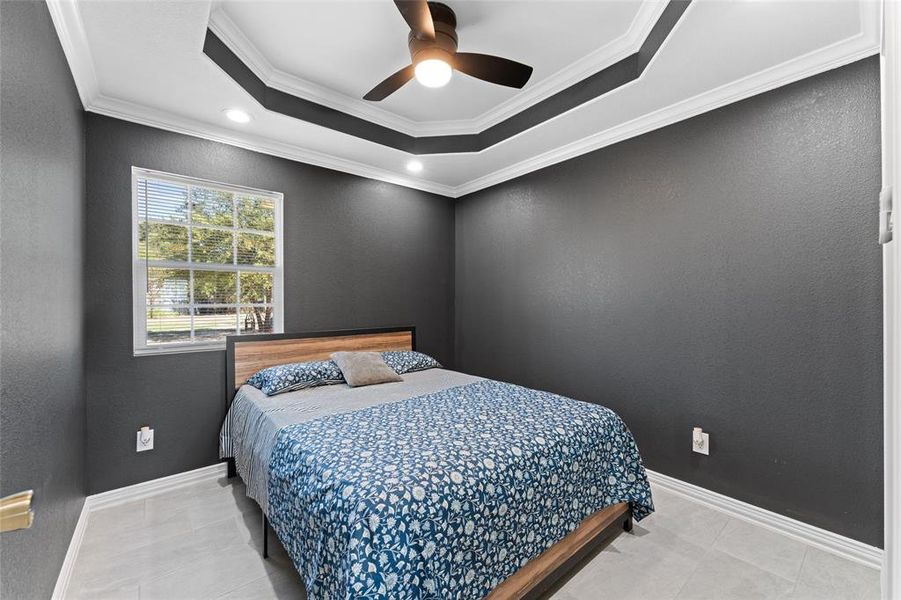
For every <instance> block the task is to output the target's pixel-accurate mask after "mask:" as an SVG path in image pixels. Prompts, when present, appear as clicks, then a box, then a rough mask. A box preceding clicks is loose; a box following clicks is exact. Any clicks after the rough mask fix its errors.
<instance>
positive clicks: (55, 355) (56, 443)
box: [0, 2, 85, 598]
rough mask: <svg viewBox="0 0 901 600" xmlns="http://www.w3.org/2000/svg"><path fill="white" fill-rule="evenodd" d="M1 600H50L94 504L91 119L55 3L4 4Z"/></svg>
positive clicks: (0, 98)
mask: <svg viewBox="0 0 901 600" xmlns="http://www.w3.org/2000/svg"><path fill="white" fill-rule="evenodd" d="M0 57H2V58H0V305H2V306H0V337H2V346H0V457H2V464H0V496H5V495H7V494H12V493H15V492H18V491H20V490H23V489H29V488H33V489H34V491H35V499H34V504H33V506H34V509H35V514H36V516H35V523H34V526H33V527H32V528H31V529H29V530H23V531H17V532H13V533H4V534H3V536H2V537H0V554H2V556H3V559H2V561H0V596H2V597H3V598H49V597H50V594H51V593H52V592H53V586H54V585H55V583H56V577H57V574H58V573H59V568H60V565H61V564H62V562H63V557H64V556H65V554H66V549H67V548H68V546H69V539H70V538H71V536H72V531H73V529H74V528H75V523H76V521H77V520H78V514H79V512H80V510H81V506H82V503H83V502H84V487H85V486H84V436H85V407H84V386H83V376H82V367H83V347H82V256H83V254H82V245H83V241H84V235H83V220H82V215H83V210H84V119H83V113H82V111H81V103H80V101H79V99H78V94H77V92H76V90H75V85H74V83H73V82H72V76H71V74H70V73H69V67H68V65H67V64H66V59H65V57H64V56H63V52H62V48H61V47H60V44H59V40H58V39H57V37H56V32H55V31H54V29H53V24H52V23H51V21H50V13H49V12H48V10H47V6H46V4H44V3H43V2H0Z"/></svg>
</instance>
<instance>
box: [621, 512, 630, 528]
mask: <svg viewBox="0 0 901 600" xmlns="http://www.w3.org/2000/svg"><path fill="white" fill-rule="evenodd" d="M623 529H625V530H626V531H632V511H631V510H630V511H629V512H627V513H626V519H625V520H624V521H623Z"/></svg>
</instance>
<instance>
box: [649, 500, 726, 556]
mask: <svg viewBox="0 0 901 600" xmlns="http://www.w3.org/2000/svg"><path fill="white" fill-rule="evenodd" d="M653 494H654V505H655V507H656V509H657V510H656V512H655V513H653V514H652V515H651V516H650V517H648V525H647V527H648V529H655V530H656V529H659V528H663V529H666V530H667V531H668V532H670V533H671V534H673V535H674V536H675V537H678V538H681V539H682V540H685V541H688V542H690V543H693V544H696V545H698V546H701V547H704V548H709V547H710V546H712V545H713V543H714V542H715V541H716V539H717V538H718V537H719V535H720V533H721V532H722V531H723V529H724V528H725V527H726V524H727V523H728V522H729V521H730V518H729V517H727V516H726V515H724V514H723V513H721V512H717V511H715V510H713V509H711V508H707V507H706V506H702V505H700V504H697V503H695V502H692V501H691V500H687V499H685V498H682V497H681V496H677V495H675V494H669V493H666V492H663V491H661V490H655V491H654V493H653Z"/></svg>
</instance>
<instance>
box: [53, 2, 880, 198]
mask: <svg viewBox="0 0 901 600" xmlns="http://www.w3.org/2000/svg"><path fill="white" fill-rule="evenodd" d="M46 1H47V5H48V7H49V9H50V13H51V16H52V18H53V23H54V26H55V28H56V31H57V35H58V36H59V38H60V42H61V44H62V47H63V51H64V52H65V55H66V59H67V61H68V63H69V68H70V69H71V71H72V74H73V77H74V79H75V83H76V86H77V88H78V92H79V95H80V97H81V100H82V104H83V106H84V108H85V110H87V111H91V112H95V113H98V114H103V115H107V116H111V117H115V118H118V119H122V120H126V121H132V122H135V123H139V124H143V125H149V126H151V127H156V128H159V129H164V130H168V131H174V132H177V133H183V134H186V135H191V136H194V137H199V138H203V139H208V140H212V141H216V142H221V143H225V144H230V145H233V146H237V147H241V148H245V149H247V150H253V151H256V152H262V153H264V154H269V155H272V156H279V157H282V158H287V159H290V160H295V161H299V162H304V163H309V164H313V165H317V166H321V167H325V168H329V169H334V170H337V171H343V172H346V173H351V174H353V175H359V176H361V177H368V178H370V179H376V180H380V181H385V182H388V183H393V184H397V185H402V186H405V187H410V188H414V189H419V190H423V191H427V192H432V193H435V194H440V195H443V196H449V197H452V198H458V197H461V196H464V195H466V194H470V193H473V192H475V191H478V190H481V189H484V188H487V187H490V186H493V185H497V184H498V183H502V182H504V181H507V180H510V179H513V178H515V177H519V176H522V175H525V174H527V173H530V172H532V171H535V170H538V169H542V168H544V167H547V166H550V165H553V164H556V163H559V162H562V161H565V160H568V159H570V158H574V157H576V156H579V155H581V154H585V153H587V152H591V151H593V150H597V149H600V148H603V147H605V146H609V145H611V144H615V143H617V142H620V141H623V140H626V139H629V138H632V137H636V136H638V135H642V134H644V133H648V132H650V131H653V130H654V129H658V128H661V127H665V126H667V125H671V124H673V123H676V122H678V121H681V120H684V119H688V118H690V117H693V116H696V115H698V114H701V113H704V112H707V111H710V110H714V109H716V108H719V107H721V106H725V105H727V104H730V103H732V102H737V101H739V100H742V99H745V98H748V97H750V96H753V95H756V94H759V93H762V92H766V91H769V90H772V89H775V88H777V87H780V86H782V85H786V84H788V83H792V82H794V81H798V80H800V79H803V78H805V77H810V76H813V75H817V74H819V73H822V72H825V71H828V70H830V69H834V68H837V67H840V66H842V65H845V64H848V63H851V62H854V61H856V60H860V59H862V58H865V57H867V56H872V55H874V54H877V53H878V52H879V50H880V47H881V35H882V32H881V12H882V4H881V3H880V2H862V3H861V9H860V10H861V12H860V17H861V24H862V32H861V33H859V34H857V35H855V36H852V37H850V38H847V39H845V40H842V41H839V42H837V43H835V44H832V45H830V46H827V47H825V48H822V49H819V50H817V51H815V52H811V53H809V54H806V55H804V56H801V57H798V58H795V59H792V60H789V61H785V62H783V63H781V64H779V65H775V66H773V67H770V68H768V69H764V70H762V71H759V72H757V73H754V74H751V75H749V76H747V77H744V78H741V79H738V80H736V81H733V82H731V83H729V84H726V85H723V86H720V87H719V88H715V89H713V90H711V91H709V92H705V93H703V94H699V95H697V96H694V97H693V98H690V99H688V100H684V101H681V102H678V103H676V104H673V105H670V106H668V107H665V108H663V109H660V110H657V111H654V112H652V113H649V114H647V115H645V116H643V117H640V118H638V119H634V120H632V121H629V122H627V123H623V124H622V125H618V126H616V127H613V128H610V129H607V130H605V131H602V132H599V133H597V134H594V135H591V136H588V137H585V138H582V139H581V140H578V141H576V142H572V143H569V144H566V145H564V146H561V147H559V148H557V149H555V150H552V151H550V152H545V153H544V154H541V155H539V156H535V157H533V158H530V159H527V160H524V161H521V162H519V163H516V164H513V165H510V166H508V167H505V168H502V169H498V170H497V171H494V172H493V173H490V174H488V175H485V176H483V177H479V178H477V179H474V180H471V181H469V182H466V183H464V184H461V185H458V186H449V185H445V184H440V183H436V182H431V181H427V180H424V179H417V178H412V177H405V176H403V175H399V174H398V173H396V172H393V171H390V170H386V169H380V168H376V167H371V166H369V165H366V164H363V163H359V162H356V161H350V160H347V159H343V158H339V157H337V156H333V155H330V154H325V153H321V152H316V151H312V150H308V149H304V148H301V147H299V146H296V145H293V144H286V143H282V142H276V141H273V140H270V139H266V138H262V137H259V136H253V135H250V134H246V133H237V132H234V131H232V130H229V129H226V128H224V127H220V126H214V125H210V124H209V123H206V122H203V121H200V120H195V119H187V118H181V117H176V116H174V115H172V114H171V113H168V112H163V111H158V110H153V109H148V108H147V107H144V106H141V105H137V104H134V103H131V102H125V101H122V100H118V99H115V98H110V97H106V96H104V95H102V93H101V91H100V89H99V86H98V82H97V76H96V73H95V71H94V66H93V60H92V58H91V53H90V47H89V45H88V42H87V37H86V34H85V31H84V27H83V26H82V24H81V18H80V16H79V14H78V10H77V7H76V5H75V2H73V1H72V0H46ZM636 81H638V80H636ZM630 85H631V84H630ZM576 110H577V109H576ZM511 139H512V138H511ZM501 143H502V144H503V143H506V142H501Z"/></svg>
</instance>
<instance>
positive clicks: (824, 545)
mask: <svg viewBox="0 0 901 600" xmlns="http://www.w3.org/2000/svg"><path fill="white" fill-rule="evenodd" d="M647 473H648V480H649V481H650V482H651V483H652V484H653V485H656V486H658V487H660V488H661V489H664V490H666V491H667V492H671V493H673V494H676V495H678V496H681V497H683V498H686V499H687V500H691V501H693V502H697V503H698V504H703V505H704V506H707V507H709V508H712V509H714V510H717V511H719V512H722V513H725V514H727V515H729V516H730V517H735V518H736V519H741V520H742V521H747V522H749V523H752V524H754V525H759V526H760V527H764V528H766V529H769V530H771V531H775V532H776V533H781V534H782V535H785V536H788V537H790V538H793V539H796V540H798V541H800V542H804V543H805V544H809V545H811V546H815V547H817V548H819V549H821V550H825V551H826V552H831V553H832V554H835V555H838V556H841V557H842V558H846V559H848V560H851V561H854V562H856V563H859V564H862V565H865V566H867V567H872V568H874V569H880V568H882V550H881V549H880V548H875V547H873V546H869V545H867V544H864V543H863V542H858V541H857V540H852V539H851V538H847V537H845V536H843V535H839V534H837V533H833V532H831V531H826V530H825V529H820V528H819V527H814V526H813V525H809V524H807V523H803V522H801V521H797V520H795V519H791V518H789V517H786V516H783V515H780V514H778V513H774V512H771V511H769V510H765V509H763V508H759V507H757V506H754V505H752V504H748V503H747V502H742V501H741V500H736V499H735V498H730V497H729V496H724V495H722V494H718V493H716V492H712V491H710V490H708V489H705V488H702V487H699V486H696V485H694V484H691V483H687V482H685V481H682V480H681V479H676V478H675V477H670V476H669V475H664V474H663V473H657V472H655V471H651V470H650V469H647Z"/></svg>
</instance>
